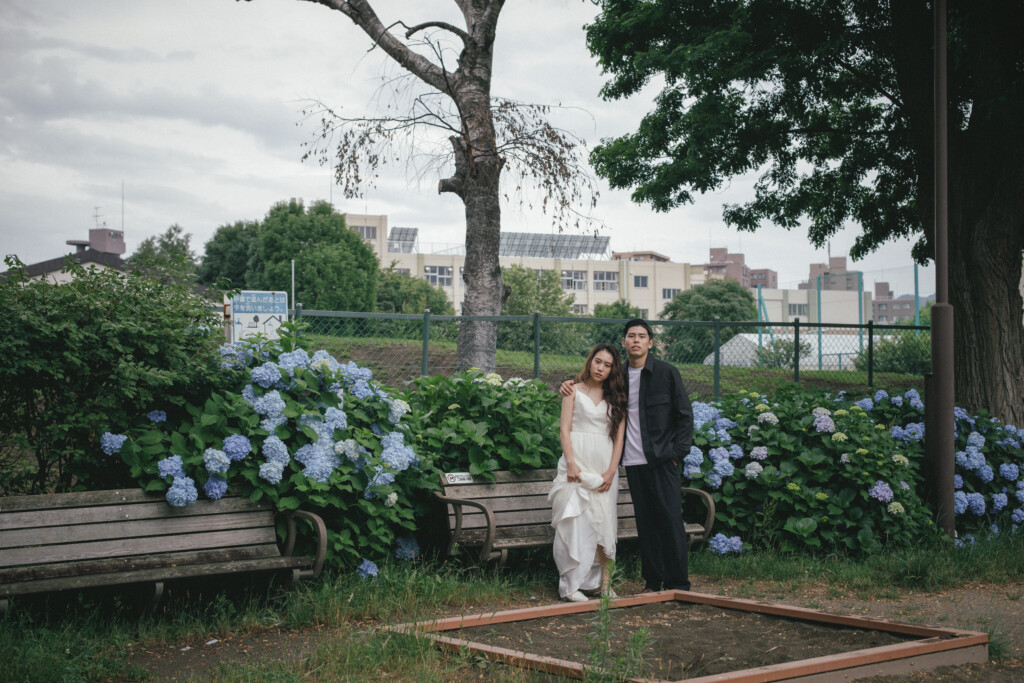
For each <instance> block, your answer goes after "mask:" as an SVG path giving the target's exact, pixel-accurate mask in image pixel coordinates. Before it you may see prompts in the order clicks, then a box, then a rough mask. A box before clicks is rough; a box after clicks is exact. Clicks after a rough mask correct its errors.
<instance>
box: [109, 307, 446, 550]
mask: <svg viewBox="0 0 1024 683" xmlns="http://www.w3.org/2000/svg"><path fill="white" fill-rule="evenodd" d="M280 331H281V333H282V339H281V341H279V342H269V341H267V340H264V339H258V340H256V341H255V342H252V343H249V342H244V343H240V344H235V345H225V346H224V347H223V349H222V354H223V356H224V363H223V365H224V369H223V372H224V373H225V374H227V375H228V376H229V378H230V379H231V382H232V384H233V387H234V389H233V390H230V391H219V392H213V393H212V394H211V395H210V397H209V398H208V399H207V400H206V401H205V402H204V403H203V404H201V405H189V406H188V411H187V415H186V416H185V417H184V418H183V419H181V420H180V421H178V422H171V421H167V422H160V423H153V424H151V425H149V426H140V427H137V428H135V429H132V430H129V431H128V436H129V438H128V440H127V442H126V443H125V444H124V446H123V447H122V448H121V451H120V452H121V457H122V458H123V459H124V461H125V462H126V463H128V465H129V466H130V468H131V475H132V476H133V477H135V478H137V479H140V480H142V481H143V482H144V487H145V488H146V489H147V490H150V491H165V492H166V497H167V500H168V502H169V503H170V504H172V505H176V506H182V507H184V506H186V505H188V504H190V503H191V502H193V501H195V500H196V498H197V497H198V496H199V495H200V493H199V492H200V490H201V491H202V495H204V496H205V497H207V498H211V499H217V498H220V497H221V496H222V495H224V493H225V492H226V491H227V490H228V489H229V488H230V489H231V490H232V491H233V492H234V493H238V494H241V495H244V496H247V497H248V498H250V499H251V500H254V501H256V500H261V499H267V500H269V501H271V502H272V503H273V504H274V505H275V506H276V507H277V508H278V509H280V510H294V509H297V508H302V509H305V510H310V511H312V512H316V513H317V514H319V515H320V516H321V517H322V518H323V519H324V522H325V523H326V525H327V529H328V553H327V558H328V563H330V564H334V565H339V564H340V565H343V566H352V565H354V564H355V563H356V562H358V561H359V559H360V558H361V557H364V556H370V557H377V558H380V557H383V556H386V555H389V554H391V553H392V552H395V551H396V545H397V550H398V551H399V555H401V556H404V559H411V557H412V556H415V555H416V554H417V553H418V546H417V545H416V543H415V541H414V540H412V539H411V538H402V539H398V540H397V541H396V537H397V536H400V535H404V536H409V535H411V533H412V532H413V531H414V530H415V522H414V518H415V516H416V514H417V505H422V504H423V500H424V499H425V498H426V496H425V495H421V494H423V493H427V492H429V491H430V490H432V489H433V488H436V487H437V483H436V482H437V476H436V474H434V473H433V469H432V463H431V461H430V459H429V458H425V457H422V455H420V454H417V453H416V452H415V451H414V450H413V448H412V447H411V446H410V444H409V443H408V437H409V432H408V428H407V423H408V420H407V419H406V421H405V422H403V418H406V416H407V413H408V404H406V403H405V402H404V401H402V400H401V399H398V398H394V397H392V396H391V395H390V394H389V393H388V392H387V391H386V390H385V389H384V388H383V387H381V386H379V385H377V384H376V383H374V382H373V381H372V378H371V375H372V373H371V372H370V370H368V369H366V368H360V367H358V366H356V365H355V364H354V363H351V362H350V363H348V364H347V365H342V364H340V363H338V362H337V361H336V360H335V359H334V358H332V357H331V356H330V355H328V354H327V353H326V352H324V351H317V352H316V353H314V354H312V356H311V355H310V354H309V353H308V352H307V351H306V350H305V349H302V348H299V347H298V346H297V342H298V339H299V338H298V337H297V336H295V332H296V326H295V325H293V324H291V323H286V324H285V325H282V326H281V328H280ZM419 512H423V510H419Z"/></svg>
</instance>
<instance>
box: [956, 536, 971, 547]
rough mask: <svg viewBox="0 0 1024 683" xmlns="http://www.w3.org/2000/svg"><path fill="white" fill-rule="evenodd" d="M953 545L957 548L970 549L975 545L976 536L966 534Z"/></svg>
mask: <svg viewBox="0 0 1024 683" xmlns="http://www.w3.org/2000/svg"><path fill="white" fill-rule="evenodd" d="M953 545H954V546H956V547H957V548H970V547H971V546H972V545H974V535H973V534H964V535H963V536H959V537H957V539H956V540H955V541H953Z"/></svg>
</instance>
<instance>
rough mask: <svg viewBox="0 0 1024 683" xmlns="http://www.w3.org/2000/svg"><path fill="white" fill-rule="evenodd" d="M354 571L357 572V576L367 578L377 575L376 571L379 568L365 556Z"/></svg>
mask: <svg viewBox="0 0 1024 683" xmlns="http://www.w3.org/2000/svg"><path fill="white" fill-rule="evenodd" d="M356 571H357V572H359V576H360V577H361V578H364V579H368V578H370V577H375V576H377V572H378V571H379V570H378V569H377V565H376V564H374V563H373V562H371V561H370V560H367V559H366V558H363V563H362V564H361V565H359V566H358V567H357V568H356Z"/></svg>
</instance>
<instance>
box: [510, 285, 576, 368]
mask: <svg viewBox="0 0 1024 683" xmlns="http://www.w3.org/2000/svg"><path fill="white" fill-rule="evenodd" d="M501 278H502V281H503V282H504V283H505V285H506V286H507V287H508V291H509V295H508V298H507V299H506V300H505V305H504V307H503V312H502V314H503V315H533V314H534V312H539V313H540V314H541V315H543V316H559V317H565V316H570V315H572V303H573V301H574V297H573V295H572V294H566V293H565V292H564V291H563V290H562V280H561V277H560V275H559V274H558V273H557V272H555V271H554V270H542V271H540V272H539V273H538V272H536V271H535V270H534V269H533V268H526V267H524V266H520V265H512V266H509V267H508V268H504V269H502V274H501ZM573 328H574V325H573V324H566V323H547V324H542V325H541V330H540V332H541V334H540V345H541V350H543V351H546V352H560V353H575V352H577V351H578V350H579V344H578V343H574V341H573V340H574V338H578V335H577V334H576V333H577V332H578V330H575V329H573ZM498 346H500V347H501V348H503V349H514V350H517V351H528V350H532V349H533V323H528V322H503V323H501V327H500V328H499V329H498Z"/></svg>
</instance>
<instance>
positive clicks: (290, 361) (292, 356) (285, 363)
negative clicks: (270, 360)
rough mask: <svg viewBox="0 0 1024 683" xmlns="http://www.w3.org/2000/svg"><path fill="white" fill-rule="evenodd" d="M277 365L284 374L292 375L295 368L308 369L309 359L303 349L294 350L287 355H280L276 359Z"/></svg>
mask: <svg viewBox="0 0 1024 683" xmlns="http://www.w3.org/2000/svg"><path fill="white" fill-rule="evenodd" d="M277 363H278V365H280V366H281V369H282V370H284V371H285V372H288V373H294V372H295V369H296V368H307V367H309V364H310V359H309V354H308V353H306V350H305V349H296V350H294V351H289V352H288V353H282V354H281V355H280V356H278V357H277Z"/></svg>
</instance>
